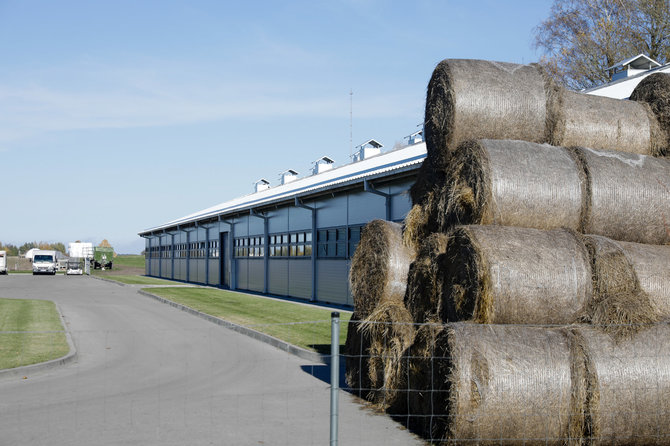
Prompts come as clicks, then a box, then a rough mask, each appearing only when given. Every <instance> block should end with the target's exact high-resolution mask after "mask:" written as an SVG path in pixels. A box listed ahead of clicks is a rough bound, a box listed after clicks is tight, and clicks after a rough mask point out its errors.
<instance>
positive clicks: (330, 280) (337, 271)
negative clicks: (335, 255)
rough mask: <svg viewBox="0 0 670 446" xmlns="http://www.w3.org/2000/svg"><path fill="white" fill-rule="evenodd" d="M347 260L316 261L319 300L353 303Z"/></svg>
mask: <svg viewBox="0 0 670 446" xmlns="http://www.w3.org/2000/svg"><path fill="white" fill-rule="evenodd" d="M348 263H349V262H347V261H346V260H323V259H322V260H319V261H317V262H316V274H317V284H318V285H317V294H316V297H317V299H318V300H319V301H322V302H330V303H335V304H342V305H352V303H350V300H351V299H350V298H349V283H348V280H347V276H348V273H349V268H348Z"/></svg>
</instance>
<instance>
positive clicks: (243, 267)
mask: <svg viewBox="0 0 670 446" xmlns="http://www.w3.org/2000/svg"><path fill="white" fill-rule="evenodd" d="M235 262H237V263H236V265H237V267H236V268H235V269H236V271H237V288H238V289H240V290H248V289H249V261H248V260H247V259H237V260H235Z"/></svg>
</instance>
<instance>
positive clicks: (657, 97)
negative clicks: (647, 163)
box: [630, 73, 670, 156]
mask: <svg viewBox="0 0 670 446" xmlns="http://www.w3.org/2000/svg"><path fill="white" fill-rule="evenodd" d="M630 99H631V100H633V101H638V102H644V103H645V104H648V105H649V107H650V108H651V110H652V112H653V113H654V115H655V116H656V119H657V120H658V123H659V126H660V130H661V131H660V134H659V135H657V138H656V139H655V141H654V152H653V153H651V155H656V156H668V155H670V76H669V75H667V74H665V73H654V74H651V75H649V76H647V77H645V78H644V79H643V80H642V82H640V83H639V84H637V87H635V90H633V93H632V94H631V95H630Z"/></svg>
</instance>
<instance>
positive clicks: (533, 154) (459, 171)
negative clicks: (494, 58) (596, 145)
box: [428, 140, 670, 245]
mask: <svg viewBox="0 0 670 446" xmlns="http://www.w3.org/2000/svg"><path fill="white" fill-rule="evenodd" d="M439 195H440V196H441V197H443V199H442V200H439V199H436V200H433V206H432V207H431V209H430V210H429V211H428V212H429V214H430V215H431V218H432V219H433V220H434V221H435V224H436V226H437V228H438V230H439V231H440V232H447V231H448V230H449V229H450V228H451V227H452V226H454V225H457V224H496V225H505V226H521V227H531V228H537V229H553V228H559V227H565V228H569V229H573V230H575V231H578V232H582V233H591V234H597V235H604V236H606V237H610V238H614V239H617V240H623V241H632V242H638V243H649V244H656V245H662V244H666V243H669V242H670V160H668V159H663V158H654V157H650V156H645V155H636V154H629V153H623V152H611V151H598V150H593V149H586V148H573V149H566V148H562V147H553V146H549V145H543V144H534V143H529V142H524V141H496V140H481V141H474V142H467V143H464V144H462V145H461V146H459V148H458V149H457V151H456V152H454V154H453V156H452V159H451V166H450V168H449V171H448V173H447V180H446V183H445V185H444V187H443V188H442V191H441V192H440V194H439Z"/></svg>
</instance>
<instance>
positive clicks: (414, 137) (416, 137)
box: [405, 129, 423, 146]
mask: <svg viewBox="0 0 670 446" xmlns="http://www.w3.org/2000/svg"><path fill="white" fill-rule="evenodd" d="M405 138H407V144H408V145H410V146H411V145H412V144H419V143H420V142H423V129H422V130H418V131H416V132H414V133H412V134H411V135H408V136H405Z"/></svg>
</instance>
